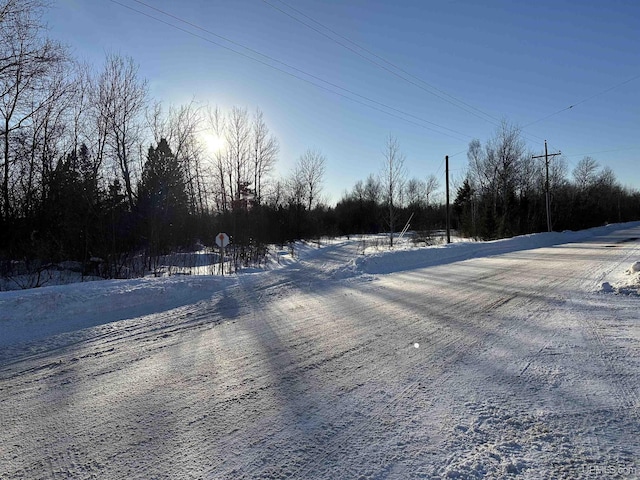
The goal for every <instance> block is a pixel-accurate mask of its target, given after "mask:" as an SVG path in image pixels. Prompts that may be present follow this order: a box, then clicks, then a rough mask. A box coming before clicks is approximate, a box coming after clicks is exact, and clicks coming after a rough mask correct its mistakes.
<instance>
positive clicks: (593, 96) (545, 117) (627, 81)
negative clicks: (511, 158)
mask: <svg viewBox="0 0 640 480" xmlns="http://www.w3.org/2000/svg"><path fill="white" fill-rule="evenodd" d="M638 78H640V75H636V76H634V77H631V78H629V79H627V80H625V81H624V82H620V83H617V84H615V85H614V86H612V87H609V88H607V89H605V90H602V91H600V92H598V93H595V94H593V95H591V96H589V97H587V98H584V99H582V100H580V101H579V102H576V103H573V104H571V105H569V106H568V107H565V108H563V109H561V110H558V111H557V112H554V113H551V114H549V115H546V116H544V117H542V118H539V119H538V120H535V121H533V122H531V123H528V124H526V125H525V126H524V127H522V128H527V127H529V126H531V125H534V124H536V123H538V122H542V121H543V120H547V119H549V118H551V117H553V116H555V115H558V114H559V113H562V112H566V111H567V110H571V109H572V108H574V107H577V106H578V105H581V104H583V103H585V102H587V101H589V100H592V99H594V98H596V97H599V96H600V95H604V94H605V93H609V92H610V91H612V90H615V89H616V88H618V87H621V86H622V85H626V84H627V83H630V82H632V81H634V80H637V79H638Z"/></svg>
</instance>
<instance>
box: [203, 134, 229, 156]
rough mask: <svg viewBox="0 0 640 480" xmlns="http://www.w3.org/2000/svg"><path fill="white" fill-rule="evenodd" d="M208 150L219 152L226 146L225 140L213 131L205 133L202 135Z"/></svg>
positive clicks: (211, 152) (212, 152)
mask: <svg viewBox="0 0 640 480" xmlns="http://www.w3.org/2000/svg"><path fill="white" fill-rule="evenodd" d="M202 139H203V141H204V144H205V146H206V148H207V152H209V153H210V154H214V153H217V152H219V151H220V150H221V149H222V147H223V146H224V140H223V139H222V138H220V137H219V136H217V135H214V134H213V133H205V134H204V135H203V136H202Z"/></svg>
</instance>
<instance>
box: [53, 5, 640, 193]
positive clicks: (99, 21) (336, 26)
mask: <svg viewBox="0 0 640 480" xmlns="http://www.w3.org/2000/svg"><path fill="white" fill-rule="evenodd" d="M117 1H118V3H121V4H123V5H126V6H129V7H131V8H133V9H136V10H139V11H142V12H145V13H147V14H149V15H152V16H154V17H157V18H161V19H162V20H165V21H167V22H169V23H172V24H174V25H176V26H179V27H180V28H183V29H186V30H189V31H191V32H194V33H196V34H197V35H200V36H203V37H206V38H208V39H210V40H211V41H213V42H216V43H219V44H222V45H226V46H228V47H231V48H233V49H235V50H237V51H240V52H242V53H245V54H246V55H249V56H251V57H255V58H259V59H260V60H261V61H263V62H266V63H269V64H273V65H276V66H277V67H278V68H280V69H282V70H285V71H287V72H289V73H290V74H287V73H283V72H282V71H279V70H276V69H273V68H271V67H269V66H266V65H264V64H262V63H259V62H256V61H253V60H250V59H248V58H246V57H245V56H242V55H239V54H237V53H234V52H231V51H229V50H227V49H225V48H222V47H220V46H218V45H215V44H213V43H210V42H208V41H205V40H203V39H202V38H198V37H195V36H193V35H190V34H188V33H185V32H183V31H180V30H177V29H175V28H172V27H171V26H168V25H166V24H163V23H160V22H157V21H155V20H153V19H151V18H149V17H147V16H144V15H142V14H140V13H137V12H135V11H133V10H131V9H129V8H126V7H124V6H122V5H119V4H117V3H115V2H112V1H110V0H55V1H54V2H53V8H52V9H51V11H50V12H49V13H48V15H47V17H46V20H47V22H48V24H49V27H50V36H52V37H54V38H56V39H59V40H61V41H62V42H64V43H66V44H68V45H69V46H70V47H71V48H72V51H73V52H74V54H75V55H76V56H77V57H79V58H82V59H85V60H87V61H89V62H90V63H92V64H94V65H95V66H96V67H100V66H101V65H102V63H103V61H104V57H105V53H106V52H119V53H122V54H125V55H130V56H132V57H133V58H134V59H135V60H136V61H137V62H138V63H139V64H140V73H141V75H142V76H143V77H145V78H147V79H148V80H149V83H150V87H151V95H152V97H153V98H154V99H157V100H161V101H163V103H166V104H167V105H168V104H170V103H174V104H180V103H187V102H189V101H190V100H191V99H194V98H195V99H196V100H198V101H200V102H203V103H209V104H211V105H218V106H220V107H221V108H223V109H226V108H229V107H231V106H233V105H237V106H240V107H247V108H248V109H249V110H250V111H251V110H254V109H255V108H256V107H260V109H261V110H262V111H263V112H264V115H265V119H266V121H267V123H268V125H269V127H270V129H271V130H272V132H273V133H274V134H275V135H276V136H277V137H278V139H279V141H280V144H281V154H280V160H279V163H278V167H277V169H278V172H279V173H280V174H281V175H286V174H287V173H288V171H289V170H290V169H291V167H292V166H293V164H294V162H295V160H296V159H297V157H299V156H300V155H301V154H302V153H303V152H304V151H305V150H306V149H307V148H317V149H319V150H321V151H322V152H323V153H324V155H325V156H326V158H327V176H326V181H325V190H324V191H325V193H326V194H327V195H328V196H329V198H328V199H329V201H330V202H335V201H337V200H339V198H340V196H341V195H342V193H343V192H344V191H346V190H350V189H351V188H352V186H353V185H354V184H355V182H356V181H358V180H361V179H362V180H364V179H365V178H366V177H367V176H368V175H369V174H370V173H377V172H378V171H379V170H380V167H381V164H382V159H383V157H382V149H383V147H384V141H385V137H386V136H387V135H388V134H393V135H394V136H396V137H397V139H398V140H399V142H400V145H401V148H402V151H403V153H404V154H405V155H406V166H407V168H408V171H409V174H410V176H412V177H418V178H423V179H424V178H426V177H427V176H428V175H430V174H437V175H438V177H439V178H440V179H441V181H442V183H443V184H444V181H443V178H444V172H443V162H444V156H445V155H449V156H450V157H451V168H452V176H453V177H454V178H457V179H459V178H460V177H461V176H462V175H463V173H464V169H465V167H466V163H467V160H466V149H467V146H468V143H469V141H470V140H471V139H472V138H478V139H479V140H480V141H481V142H483V143H484V142H485V141H486V140H487V139H489V138H490V137H492V136H493V135H494V133H495V130H496V128H497V127H496V125H497V124H499V123H500V121H501V120H503V119H504V120H507V121H509V122H511V123H513V124H516V125H519V126H521V127H523V128H524V130H523V135H524V137H525V140H526V142H527V145H528V146H529V147H530V148H531V149H533V150H535V151H536V153H541V152H542V151H543V149H544V139H547V140H548V142H549V146H550V149H551V150H553V151H556V150H562V152H563V154H564V155H565V158H566V160H567V162H568V164H569V168H570V169H571V168H572V167H573V166H574V165H575V164H576V163H577V162H578V161H579V160H580V159H581V158H582V157H583V156H584V155H587V154H588V155H590V156H592V157H594V158H595V159H596V160H597V161H598V162H599V163H600V164H601V165H603V166H609V167H611V168H612V169H613V170H614V171H615V173H616V175H617V177H618V179H619V180H620V181H621V183H622V184H623V185H628V186H631V187H634V188H637V189H640V135H639V133H640V28H638V22H639V21H640V3H639V2H637V1H631V0H630V1H616V0H611V1H607V2H595V1H594V2H591V1H580V2H578V1H567V2H565V1H547V0H542V1H536V2H524V1H523V2H520V1H486V2H477V1H474V0H471V1H467V0H463V1H457V0H453V1H446V0H440V1H438V2H435V1H408V0H407V1H405V0H398V1H395V2H390V1H383V0H324V1H321V0H296V1H294V0H286V3H282V2H280V1H279V0H268V2H269V3H266V2H265V1H263V0H232V1H229V0H227V1H222V0H208V1H204V0H199V1H197V0H183V1H180V2H176V1H170V0H144V3H147V4H148V5H152V6H153V7H155V8H158V9H161V10H163V11H165V12H167V13H170V14H172V15H174V16H176V17H179V18H180V19H182V20H185V21H188V22H190V23H192V24H194V25H197V26H199V27H201V28H203V29H206V30H209V31H210V32H214V33H215V34H217V35H219V36H221V37H225V38H226V39H229V40H232V41H233V42H236V43H238V44H241V45H243V46H246V47H249V48H251V49H253V50H255V51H258V52H260V53H262V54H264V55H267V56H268V57H271V59H275V60H278V61H280V62H284V63H286V64H288V65H290V66H292V67H295V68H296V69H298V70H291V69H290V68H289V67H285V66H282V64H277V63H275V62H274V61H273V60H271V59H267V58H265V57H259V56H258V55H256V54H255V53H251V52H249V51H247V50H243V49H242V48H241V47H238V46H235V45H232V44H230V43H228V42H226V41H225V40H222V39H220V38H219V37H215V36H212V35H210V34H208V33H205V32H203V31H201V30H197V29H196V28H194V27H193V26H189V25H187V24H185V23H180V22H179V21H178V20H176V19H175V18H170V17H166V16H163V15H162V14H161V13H158V12H157V11H154V10H152V9H150V8H148V7H147V6H145V5H143V4H141V3H139V2H137V1H136V0H117ZM269 4H272V5H273V6H276V7H278V8H279V9H281V10H283V11H285V12H287V13H289V15H291V16H294V17H297V18H299V19H301V20H303V21H304V22H306V23H308V24H311V25H313V26H314V27H315V28H317V29H319V30H322V31H324V32H325V33H326V34H328V35H330V36H334V35H333V34H332V33H331V32H329V31H326V30H323V28H322V27H321V26H319V25H318V24H314V23H313V20H315V21H317V22H320V24H322V25H324V26H327V27H329V28H330V29H331V30H333V31H334V32H337V33H338V34H340V35H341V36H343V37H346V38H347V39H349V40H351V41H353V42H355V43H356V44H358V45H360V46H363V47H365V48H366V49H367V50H368V51H369V52H373V53H375V54H376V55H378V56H379V57H382V58H384V59H385V60H387V61H389V62H390V63H391V64H393V65H394V66H397V67H400V68H402V69H403V70H404V71H405V72H408V73H410V74H411V75H412V77H410V79H411V82H413V83H410V82H407V81H404V80H402V79H400V78H398V76H396V75H393V74H391V73H390V72H389V71H387V70H385V69H382V68H380V67H378V66H376V65H374V64H372V63H371V62H369V61H367V60H366V59H365V58H363V56H367V57H369V58H373V59H374V60H375V61H376V62H378V63H382V61H381V60H379V59H377V58H376V57H371V55H369V54H368V53H366V52H364V51H362V50H360V53H361V54H362V55H363V56H359V55H357V54H355V53H354V52H352V51H350V50H348V49H346V48H344V47H343V46H341V45H339V44H337V43H336V42H334V41H332V40H330V39H328V38H326V36H323V35H321V34H319V33H318V32H317V31H314V30H313V29H311V28H309V27H308V26H305V25H303V24H301V23H299V22H297V21H296V20H294V19H293V18H291V16H288V15H286V14H284V13H282V12H281V11H279V10H277V9H276V8H273V6H271V5H269ZM290 6H293V7H294V8H295V9H296V10H298V12H296V11H295V10H292V9H291V8H290ZM299 12H301V13H302V14H304V15H306V16H307V17H308V18H305V17H303V16H301V15H300V13H299ZM310 19H313V20H310ZM334 37H335V36H334ZM335 38H337V39H338V40H339V41H340V42H342V43H344V44H348V43H347V41H346V40H344V39H341V38H339V37H335ZM348 45H350V46H351V47H352V48H353V49H355V50H358V49H357V47H355V46H353V45H351V44H348ZM384 65H385V66H386V67H387V68H389V69H391V70H393V67H391V66H389V65H388V64H384ZM300 71H302V72H304V73H300ZM291 74H292V75H291ZM305 74H310V75H313V76H314V77H317V78H321V79H323V80H326V81H327V82H330V83H332V84H334V85H337V86H340V87H343V88H344V89H347V90H348V92H346V91H344V90H338V89H337V88H336V87H334V86H330V85H329V84H326V83H322V82H321V81H320V80H318V79H317V78H313V77H309V76H306V75H305ZM293 75H295V76H293ZM296 76H297V77H302V78H305V79H307V80H309V81H311V82H313V83H316V84H321V85H323V86H324V87H325V88H327V89H329V90H332V91H338V92H339V93H340V94H341V95H343V96H341V95H338V94H336V93H332V92H331V91H327V90H325V89H321V88H318V87H316V86H314V85H311V84H310V83H308V82H305V81H303V80H301V79H299V78H296ZM405 76H406V75H405ZM629 80H630V81H629ZM422 82H426V83H422ZM625 82H626V83H625ZM416 84H417V85H419V86H420V87H419V86H417V85H416ZM612 87H615V88H613V89H611V88H612ZM609 89H611V90H609ZM607 90H609V91H607ZM358 95H359V96H358ZM345 97H349V98H351V99H356V100H357V101H353V100H351V99H349V98H345ZM363 97H365V98H366V99H365V98H363ZM370 100H372V101H374V102H377V103H371V102H370ZM363 103H364V104H367V105H369V106H367V105H363ZM570 105H575V107H573V108H571V109H568V110H565V111H562V112H561V113H558V114H556V115H553V116H550V117H549V118H545V117H548V116H549V115H551V114H553V113H555V112H558V111H561V110H563V109H565V108H567V107H569V106H570ZM372 107H373V108H372ZM387 107H390V108H391V109H393V110H390V109H389V108H387ZM381 110H383V111H386V112H387V113H384V112H383V111H381ZM399 117H400V118H399ZM416 117H417V118H416ZM403 118H404V119H403ZM541 119H544V120H541ZM533 122H535V123H533Z"/></svg>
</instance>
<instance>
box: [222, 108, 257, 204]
mask: <svg viewBox="0 0 640 480" xmlns="http://www.w3.org/2000/svg"><path fill="white" fill-rule="evenodd" d="M226 127H227V128H226V136H225V138H226V141H227V162H228V163H227V172H226V173H227V179H228V184H227V185H228V188H229V193H230V197H231V199H232V201H233V202H235V203H234V205H241V203H242V200H243V199H242V198H241V197H242V195H243V192H245V191H246V190H247V188H248V187H249V185H251V180H250V178H251V175H250V173H249V155H250V142H251V129H250V125H249V115H248V114H247V110H246V109H244V108H238V107H233V108H232V109H231V112H230V113H229V115H228V117H227V122H226Z"/></svg>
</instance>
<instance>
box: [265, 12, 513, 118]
mask: <svg viewBox="0 0 640 480" xmlns="http://www.w3.org/2000/svg"><path fill="white" fill-rule="evenodd" d="M262 1H263V2H264V3H266V4H267V5H269V6H270V7H271V8H273V9H274V10H277V11H279V12H281V13H282V14H284V15H286V16H288V17H289V18H291V19H293V20H295V21H296V22H298V23H300V24H302V25H304V26H306V27H308V28H310V29H312V30H313V31H315V32H317V33H318V34H320V35H322V36H324V37H326V38H328V39H329V40H331V41H333V42H335V43H337V44H338V45H340V46H342V47H343V48H346V49H347V50H349V51H351V52H353V53H354V54H356V55H358V56H359V57H361V58H363V59H365V60H366V61H368V62H369V63H372V64H373V65H376V66H377V67H379V68H382V69H383V70H386V71H387V72H389V73H391V74H392V75H395V76H396V77H398V78H401V79H402V80H404V81H406V82H408V83H410V84H411V85H414V86H415V87H417V88H420V89H421V90H423V91H425V92H427V93H429V94H431V95H434V96H435V97H437V98H440V99H441V100H443V101H445V102H447V103H450V104H451V105H454V106H456V107H458V108H461V109H462V110H464V111H466V112H467V113H470V114H472V115H475V116H476V117H478V118H481V119H482V120H487V118H484V117H481V116H480V115H478V114H477V113H474V112H473V111H471V110H469V109H472V110H475V111H476V112H479V113H480V114H482V115H484V116H485V117H488V118H490V119H493V120H495V121H498V122H499V121H500V120H499V119H498V118H496V117H494V116H492V115H490V114H488V113H486V112H484V111H482V110H480V109H479V108H476V107H474V106H473V105H470V104H469V103H467V102H465V101H463V100H460V99H459V98H457V97H454V96H453V95H451V94H449V93H447V92H445V91H444V90H441V89H439V88H438V87H436V86H435V85H432V84H430V83H429V82H427V81H425V80H423V79H421V78H420V77H417V76H416V75H413V74H411V73H410V72H408V71H406V70H405V69H403V68H401V67H399V66H398V65H396V64H394V63H393V62H390V61H389V60H387V59H385V58H384V57H382V56H381V55H378V54H377V53H375V52H373V51H371V50H369V49H368V48H366V47H363V46H362V45H360V44H358V43H356V42H354V41H352V40H350V39H349V38H347V37H345V36H344V35H341V34H340V33H338V32H336V31H335V30H333V29H331V28H329V27H328V26H326V25H324V24H322V23H320V22H319V21H317V20H315V19H313V18H311V17H310V16H308V15H306V14H305V13H303V12H301V11H300V10H298V9H297V8H295V7H293V6H291V5H290V4H288V3H286V2H284V1H283V0H278V1H279V2H280V3H282V4H283V5H286V6H287V7H288V8H290V9H291V10H293V11H294V12H296V13H297V14H299V15H300V16H302V17H304V18H306V19H308V20H310V21H311V22H313V23H315V24H317V25H320V26H321V27H322V28H324V29H325V30H327V31H329V32H331V33H332V34H333V35H335V36H336V37H338V38H340V39H342V40H344V41H346V42H348V43H350V44H351V45H354V46H355V47H357V48H358V49H360V50H362V51H364V52H366V53H368V54H369V55H371V56H373V57H375V58H377V59H378V60H380V61H382V62H384V63H385V64H387V65H390V66H391V67H393V68H394V69H395V70H392V69H391V68H388V67H386V66H385V65H382V64H381V63H379V62H376V61H375V60H373V59H371V58H369V57H367V56H365V55H363V54H362V53H360V52H359V51H358V50H356V49H354V48H352V47H350V46H349V45H346V44H345V43H343V42H341V41H339V40H337V39H335V38H334V37H332V36H331V35H327V34H326V33H325V32H323V31H322V30H320V29H318V28H316V27H314V26H313V25H309V24H308V23H307V22H304V21H302V20H300V19H299V18H297V17H296V16H294V15H291V14H290V13H289V12H287V11H286V10H283V9H281V8H279V7H277V6H276V5H274V4H273V3H271V2H269V1H268V0H262ZM398 72H402V74H404V75H406V76H408V77H410V78H406V77H405V76H403V75H400V74H399V73H398ZM411 79H414V80H416V81H417V82H420V83H422V84H424V85H427V86H428V87H429V89H432V90H435V91H436V92H438V93H435V92H433V91H432V90H429V89H427V88H425V87H424V86H422V85H420V84H419V83H416V81H413V80H411ZM445 97H448V98H445ZM454 101H455V102H458V103H459V104H461V105H464V106H465V107H468V108H464V107H463V106H461V105H458V104H457V103H454ZM489 121H490V120H489ZM491 123H494V122H491ZM494 125H498V124H496V123H494Z"/></svg>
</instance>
